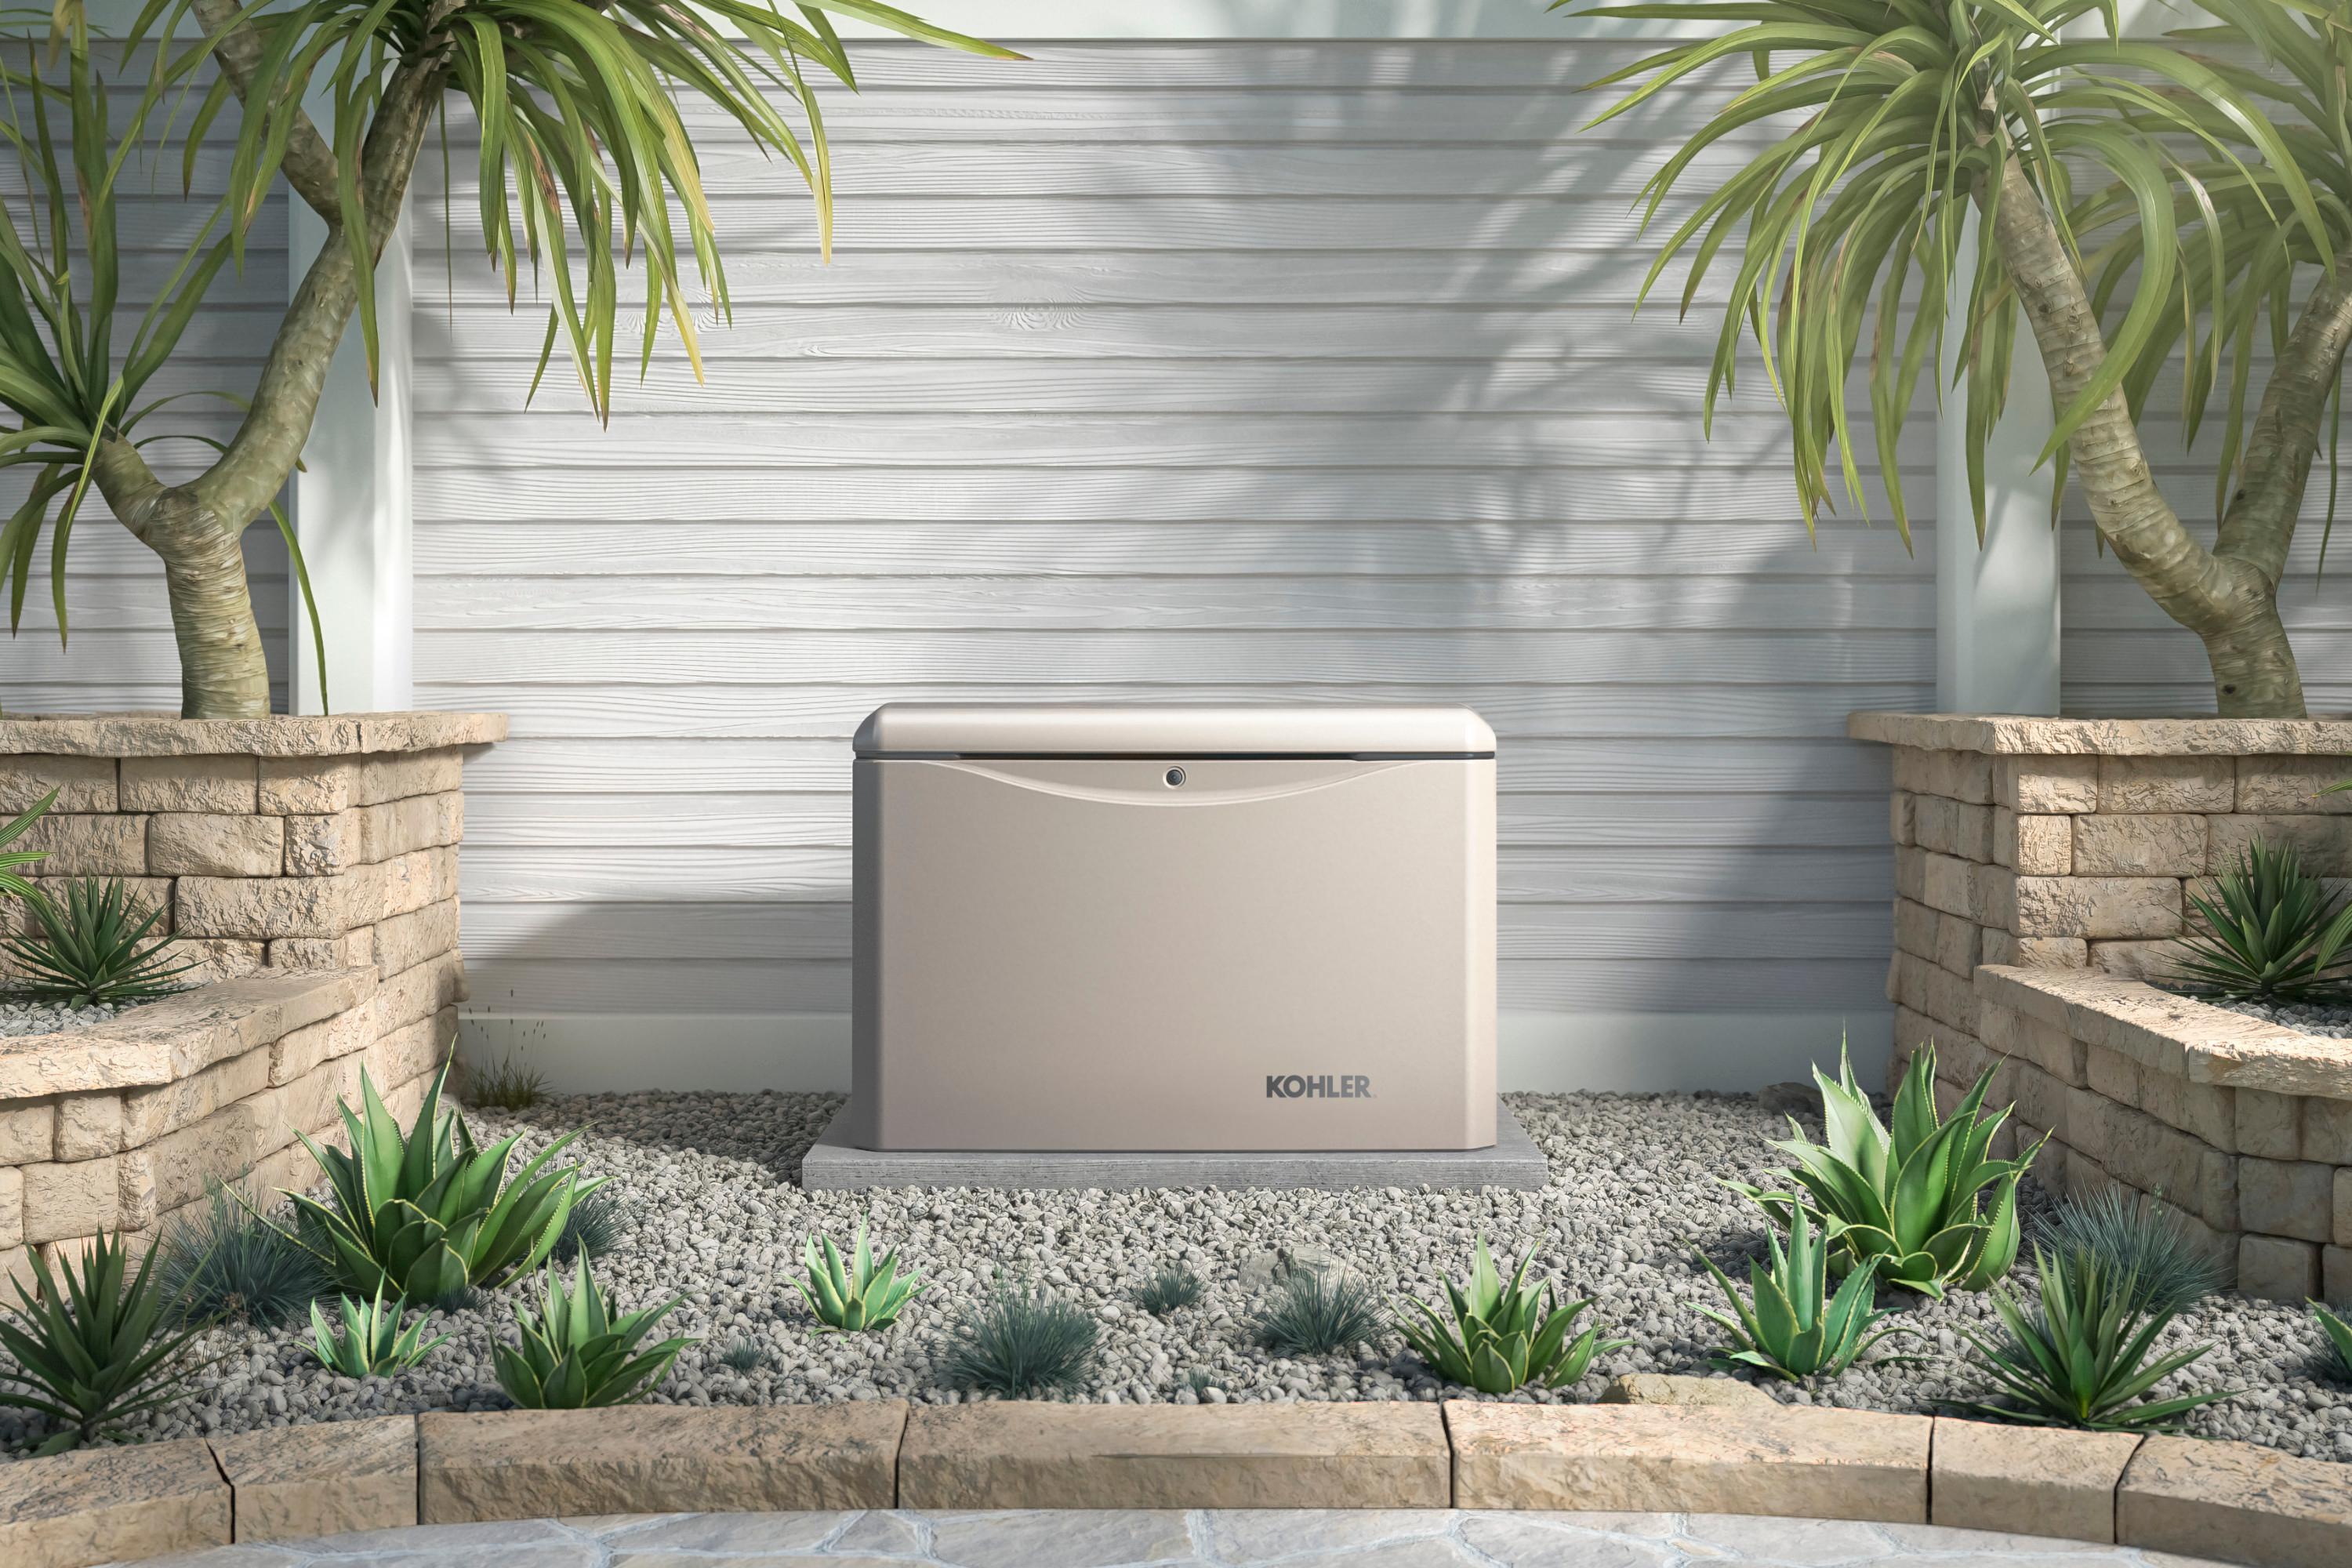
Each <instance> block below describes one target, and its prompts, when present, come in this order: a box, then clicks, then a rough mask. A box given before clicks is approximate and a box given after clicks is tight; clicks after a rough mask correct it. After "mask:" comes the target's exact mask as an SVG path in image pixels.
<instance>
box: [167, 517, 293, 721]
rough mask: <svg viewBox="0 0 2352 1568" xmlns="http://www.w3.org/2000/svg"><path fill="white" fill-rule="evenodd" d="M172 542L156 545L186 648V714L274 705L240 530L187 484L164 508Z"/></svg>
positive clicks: (239, 713) (254, 711) (241, 712)
mask: <svg viewBox="0 0 2352 1568" xmlns="http://www.w3.org/2000/svg"><path fill="white" fill-rule="evenodd" d="M161 510H163V512H164V513H165V514H166V515H167V516H169V517H170V518H171V521H170V522H169V524H168V525H164V526H168V529H169V531H170V534H171V537H172V538H173V541H174V542H173V546H172V547H171V548H169V549H166V548H163V546H160V545H159V546H157V548H156V553H157V554H158V555H161V556H162V557H163V583H164V586H165V588H166V589H167V590H168V591H169V593H170V595H171V601H172V637H173V640H174V641H175V642H177V643H178V644H179V647H180V717H181V718H183V719H257V718H262V717H265V716H267V715H268V712H269V663H268V659H267V658H264V657H263V654H262V647H261V627H260V626H259V625H258V624H257V622H256V621H255V620H254V616H253V594H252V591H251V590H250V589H249V588H248V587H247V584H246V580H245V551H244V548H243V546H242V544H241V542H240V541H239V540H238V537H237V535H236V533H235V532H233V531H230V530H228V529H226V528H223V527H222V526H221V522H220V520H219V519H218V518H216V517H215V516H213V515H212V514H211V513H210V512H208V511H205V510H204V509H203V508H202V507H200V506H199V505H198V504H197V502H196V499H195V497H194V496H193V495H191V494H190V493H189V492H188V491H186V490H185V489H175V490H171V491H168V492H166V496H165V500H164V503H163V508H162V509H161Z"/></svg>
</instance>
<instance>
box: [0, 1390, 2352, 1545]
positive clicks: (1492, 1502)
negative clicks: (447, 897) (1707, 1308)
mask: <svg viewBox="0 0 2352 1568" xmlns="http://www.w3.org/2000/svg"><path fill="white" fill-rule="evenodd" d="M1931 1494H1932V1504H1931V1501H1930V1499H1931ZM1449 1505H1450V1506H1453V1507H1455V1508H1464V1509H1506V1510H1508V1509H1567V1510H1603V1511H1621V1512H1654V1511H1664V1512H1671V1513H1748V1514H1768V1515H1779V1516H1782V1517H1795V1518H1821V1519H1830V1520H1854V1521H1875V1522H1891V1523H1915V1524H1916V1523H1924V1522H1933V1523H1935V1524H1938V1525H1948V1526H1958V1527H1961V1528H1973V1529H1982V1530H1996V1531H2003V1532H2007V1533H2011V1534H2017V1533H2025V1532H2032V1533H2044V1534H2050V1535H2053V1536H2062V1537H2064V1538H2067V1539H2072V1540H2078V1541H2091V1542H2120V1543H2121V1544H2123V1545H2126V1546H2136V1547H2141V1548H2145V1549H2148V1550H2154V1551H2162V1552H2174V1553H2180V1554H2186V1555H2194V1556H2200V1557H2211V1558H2217V1559H2221V1560H2223V1561H2226V1562H2234V1563H2249V1564H2253V1565H2255V1568H2341V1565H2342V1564H2345V1563H2352V1466H2347V1465H2340V1464H2332V1463H2328V1462H2326V1461H2323V1460H2316V1459H2299V1458H2292V1457H2289V1456H2287V1455H2284V1454H2281V1453H2278V1452H2276V1451H2274V1450H2272V1449H2268V1448H2262V1447H2255V1446H2254V1445H2252V1444H2247V1443H2229V1442H2207V1441H2198V1440H2192V1439H2188V1438H2179V1437H2149V1438H2147V1439H2145V1440H2144V1441H2143V1440H2142V1439H2141V1438H2139V1437H2137V1436H2132V1435H2128V1434H2126V1435H2117V1434H2112V1433H2084V1432H2070V1431H2063V1430H2052V1429H2044V1428H2036V1427H2018V1426H2000V1425H1995V1424H1992V1423H1989V1422H1978V1421H1963V1420H1957V1419H1953V1418H1950V1417H1947V1416H1936V1417H1928V1416H1924V1415H1886V1414H1883V1413H1879V1412H1874V1411H1860V1410H1839V1409H1825V1408H1812V1407H1806V1406H1801V1405H1780V1406H1776V1407H1775V1408H1773V1409H1771V1410H1761V1409H1757V1410H1743V1409H1738V1408H1734V1407H1720V1406H1709V1407H1687V1406H1684V1407H1676V1406H1667V1405H1506V1404H1487V1403H1483V1402H1474V1401H1466V1400H1455V1401H1448V1402H1447V1403H1445V1404H1444V1405H1443V1407H1442V1408H1441V1407H1439V1406H1436V1405H1428V1404H1406V1403H1402V1402H1395V1403H1379V1404H1360V1405H1318V1404H1297V1405H1189V1406H1187V1405H1060V1404H1036V1403H1026V1402H1017V1401H1016V1402H1006V1403H991V1404H984V1405H946V1406H922V1407H919V1408H917V1409H915V1410H914V1411H913V1412H912V1413H911V1415H910V1414H909V1411H908V1406H907V1405H906V1404H905V1403H903V1402H900V1401H895V1400H894V1401H887V1402H886V1401H877V1402H873V1403H868V1404H851V1405H771V1406H764V1407H751V1408H740V1407H739V1408H716V1409H713V1408H698V1407H693V1406H683V1405H631V1406H625V1407H622V1408H618V1409H611V1410H567V1411H506V1412H498V1413H493V1414H483V1415H456V1414H438V1413H436V1414H428V1415H420V1416H415V1417H410V1416H393V1417H387V1418H383V1419H379V1420H369V1421H353V1422H346V1423H341V1424H334V1423H328V1424H321V1425H317V1426H297V1427H289V1428H278V1429H274V1430H270V1431H265V1432H255V1433H247V1434H242V1435H239V1436H234V1437H224V1438H220V1439H216V1440H215V1441H213V1442H212V1443H210V1444H209V1445H208V1444H207V1443H206V1442H205V1441H204V1440H202V1439H195V1438H190V1439H185V1440H182V1441H175V1442H163V1443H152V1444H147V1445H143V1446H132V1447H111V1448H93V1449H85V1450H83V1451H81V1452H79V1453H72V1454H63V1455H59V1456H57V1457H55V1458H41V1459H24V1460H18V1461H15V1462H10V1463H0V1563H5V1564H6V1565H7V1568H92V1565H94V1564H98V1563H112V1562H129V1561H135V1560H137V1559H139V1558H142V1557H152V1556H162V1555H166V1554H170V1553H174V1552H190V1551H198V1550H202V1549H204V1548H205V1547H210V1546H221V1545H226V1544H228V1543H229V1542H230V1541H231V1538H232V1534H234V1538H235V1540H236V1541H237V1542H255V1541H263V1540H271V1539H277V1540H286V1539H306V1538H310V1537H313V1536H316V1535H320V1534H325V1533H329V1532H344V1531H363V1530H380V1529H391V1528H398V1527H401V1526H404V1525H409V1524H414V1523H420V1522H421V1523H425V1524H446V1523H468V1522H476V1521H493V1520H508V1519H528V1518H541V1517H562V1516H566V1515H574V1516H576V1515H582V1514H607V1513H669V1512H677V1511H714V1512H715V1511H736V1510H743V1511H794V1510H834V1509H866V1508H871V1509H887V1508H892V1507H898V1508H907V1509H931V1510H967V1509H991V1508H1016V1509H1046V1508H1053V1509H1096V1508H1146V1509H1179V1508H1444V1507H1447V1506H1449Z"/></svg>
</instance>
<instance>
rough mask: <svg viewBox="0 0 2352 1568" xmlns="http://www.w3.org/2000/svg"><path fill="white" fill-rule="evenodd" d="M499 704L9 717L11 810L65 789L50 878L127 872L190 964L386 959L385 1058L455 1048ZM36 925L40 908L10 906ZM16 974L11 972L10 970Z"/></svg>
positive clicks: (53, 825)
mask: <svg viewBox="0 0 2352 1568" xmlns="http://www.w3.org/2000/svg"><path fill="white" fill-rule="evenodd" d="M505 733H506V721H505V719H504V718H502V717H500V716H499V715H497V714H484V713H430V712H419V713H362V714H351V715H343V716H340V717H330V718H289V717H283V716H280V717H276V718H270V719H256V720H184V719H176V718H168V717H163V716H159V715H154V714H112V715H97V716H89V717H82V716H68V717H51V718H39V717H35V718H24V717H12V718H8V719H5V720H0V817H5V816H13V815H14V814H15V813H16V812H18V811H21V810H23V809H24V808H25V807H26V806H28V805H32V804H33V803H34V802H35V801H37V800H38V799H39V798H40V797H41V796H42V795H45V794H47V793H48V792H49V791H50V790H52V789H54V790H56V791H57V792H58V795H57V800H56V803H55V804H54V805H51V807H50V808H49V812H48V815H47V816H45V817H44V818H43V819H42V820H41V822H40V824H39V825H38V826H37V827H36V828H35V829H34V830H33V832H32V833H31V834H30V835H29V836H28V837H26V839H25V840H24V841H23V846H24V847H26V848H30V849H39V850H44V851H46V852H47V859H45V860H43V861H42V862H41V863H40V864H39V865H38V866H37V867H36V868H35V870H36V871H37V873H38V875H37V876H35V877H34V878H33V881H34V882H35V883H36V884H37V885H39V886H42V887H44V888H47V889H51V890H54V889H58V888H59V887H61V886H62V885H63V883H64V882H65V881H66V880H67V879H71V878H76V877H83V876H94V877H119V878H121V879H124V880H125V881H126V882H127V883H129V884H130V886H131V889H132V890H133V891H134V892H135V893H136V894H137V895H138V896H139V898H140V899H141V900H143V901H144V902H145V903H146V904H147V905H148V906H149V907H151V908H158V909H161V910H163V920H162V921H160V922H159V923H158V926H157V929H158V930H159V931H168V932H170V933H171V934H172V935H173V937H175V938H176V939H177V942H176V944H175V945H176V948H177V950H178V952H180V953H181V954H182V956H184V957H185V958H194V959H197V960H199V961H201V965H202V967H201V968H200V969H198V970H197V971H195V972H194V973H192V975H191V976H190V978H192V979H194V980H198V981H205V980H227V979H234V978H236V977H238V976H241V975H247V974H254V973H267V972H268V971H272V970H336V969H347V968H352V967H355V966H360V965H369V966H373V968H374V969H375V971H376V973H377V974H378V976H379V978H380V982H381V984H380V985H379V987H378V991H377V995H376V999H375V1005H374V1021H375V1028H376V1032H377V1035H378V1037H383V1038H387V1039H390V1038H394V1037H397V1040H398V1042H399V1043H398V1044H396V1045H391V1046H387V1047H386V1054H387V1055H388V1056H390V1057H394V1058H403V1059H405V1058H421V1057H422V1056H423V1055H424V1054H425V1053H426V1052H427V1051H432V1052H438V1053H440V1054H443V1055H446V1053H447V1051H448V1049H449V1047H450V1044H451V1042H452V1041H454V1040H455V1039H456V1037H457V1005H458V1004H459V1003H460V1002H462V1001H463V1000H464V999H465V966H464V961H463V960H462V959H461V957H460V956H459V954H458V951H457V938H458V916H457V853H458V847H459V842H460V840H461V839H462V838H463V837H464V835H465V826H466V811H465V796H464V795H463V794H462V789H463V784H464V771H465V759H466V756H467V750H468V749H469V748H478V747H479V746H481V745H484V744H486V743H488V742H492V741H496V740H499V739H500V738H502V737H503V736H504V735H505ZM10 919H13V920H15V921H17V923H18V927H19V929H25V930H29V929H31V922H32V917H31V915H30V913H29V911H26V910H21V909H8V908H6V907H5V906H0V921H5V920H10ZM4 975H5V971H0V976H4Z"/></svg>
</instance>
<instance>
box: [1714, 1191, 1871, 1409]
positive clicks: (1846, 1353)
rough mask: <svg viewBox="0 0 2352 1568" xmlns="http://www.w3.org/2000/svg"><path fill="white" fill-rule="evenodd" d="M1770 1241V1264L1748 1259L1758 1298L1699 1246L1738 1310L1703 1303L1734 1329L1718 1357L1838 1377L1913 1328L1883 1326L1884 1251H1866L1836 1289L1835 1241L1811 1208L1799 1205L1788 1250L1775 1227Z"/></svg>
mask: <svg viewBox="0 0 2352 1568" xmlns="http://www.w3.org/2000/svg"><path fill="white" fill-rule="evenodd" d="M1765 1242H1766V1244H1767V1245H1768V1246H1769V1247H1770V1248H1771V1249H1772V1259H1771V1263H1770V1266H1769V1267H1767V1266H1766V1265H1765V1264H1764V1263H1762V1262H1760V1261H1757V1260H1755V1259H1750V1260H1749V1262H1748V1292H1749V1294H1751V1295H1752V1296H1754V1297H1755V1299H1756V1300H1755V1304H1754V1305H1753V1306H1750V1305H1749V1304H1748V1302H1746V1301H1743V1300H1740V1299H1739V1292H1738V1289H1735V1288H1734V1287H1733V1285H1732V1283H1731V1280H1730V1279H1728V1278H1727V1276H1726V1275H1725V1274H1724V1272H1723V1270H1722V1269H1720V1268H1717V1267H1716V1266H1715V1261H1714V1259H1712V1258H1708V1257H1707V1256H1706V1254H1705V1253H1701V1254H1699V1259H1698V1260H1699V1262H1700V1263H1701V1264H1703V1265H1705V1266H1706V1271H1707V1272H1708V1273H1709V1274H1711V1275H1713V1276H1714V1277H1715V1282H1716V1283H1717V1285H1719V1286H1721V1287H1722V1288H1723V1294H1724V1297H1725V1299H1726V1300H1728V1301H1729V1302H1730V1303H1731V1312H1730V1313H1725V1312H1719V1311H1717V1310H1715V1309H1714V1308H1712V1307H1701V1308H1699V1309H1698V1310H1699V1312H1700V1313H1701V1314H1702V1315H1704V1316H1706V1317H1708V1318H1712V1319H1713V1320H1715V1321H1717V1323H1720V1324H1721V1325H1723V1327H1724V1328H1725V1330H1727V1331H1728V1332H1729V1333H1730V1335H1731V1340H1732V1345H1731V1348H1730V1349H1729V1350H1727V1351H1723V1352H1718V1354H1717V1360H1718V1361H1721V1362H1724V1363H1738V1365H1741V1366H1753V1367H1760V1368H1761V1369H1763V1370H1764V1371H1766V1372H1769V1373H1772V1374H1773V1375H1774V1376H1776V1377H1783V1378H1787V1379H1788V1380H1789V1381H1790V1382H1791V1383H1794V1382H1796V1381H1797V1380H1798V1379H1800V1378H1806V1377H1811V1376H1814V1375H1816V1374H1817V1373H1827V1374H1829V1375H1830V1376H1832V1377H1835V1376H1836V1375H1837V1374H1838V1373H1842V1372H1843V1371H1844V1370H1845V1369H1846V1368H1847V1367H1849V1366H1852V1365H1853V1363H1854V1359H1855V1358H1856V1357H1857V1356H1859V1355H1861V1354H1862V1352H1864V1351H1866V1350H1868V1349H1869V1348H1870V1347H1871V1346H1873V1345H1874V1344H1876V1343H1877V1342H1879V1341H1881V1340H1883V1339H1886V1338H1888V1337H1889V1336H1891V1335H1895V1334H1905V1333H1908V1332H1910V1331H1909V1330H1908V1329H1905V1328H1900V1327H1897V1328H1885V1329H1881V1328H1878V1324H1879V1322H1880V1321H1881V1320H1883V1319H1884V1318H1885V1316H1886V1314H1885V1313H1884V1312H1882V1311H1880V1310H1878V1308H1877V1303H1876V1298H1877V1295H1878V1265H1879V1261H1880V1260H1879V1259H1878V1258H1866V1259H1864V1261H1863V1262H1862V1264H1861V1265H1860V1266H1859V1267H1858V1268H1854V1269H1853V1271H1852V1272H1850V1273H1849V1274H1847V1275H1846V1277H1845V1279H1844V1280H1843V1282H1842V1283H1841V1284H1840V1285H1839V1286H1838V1289H1837V1294H1836V1295H1834V1296H1832V1295H1830V1294H1829V1248H1828V1247H1826V1246H1825V1245H1824V1244H1823V1242H1822V1238H1821V1237H1817V1236H1815V1235H1814V1234H1813V1230H1812V1226H1811V1224H1810V1223H1808V1221H1807V1220H1806V1217H1805V1211H1804V1210H1803V1209H1799V1210H1797V1212H1796V1222H1795V1224H1794V1225H1793V1226H1791V1227H1790V1231H1789V1247H1788V1250H1787V1251H1785V1252H1784V1251H1782V1250H1781V1248H1780V1237H1778V1236H1774V1235H1767V1236H1766V1237H1765ZM1734 1314H1736V1316H1735V1315H1734ZM1874 1329H1876V1330H1877V1331H1876V1332H1872V1331H1873V1330H1874Z"/></svg>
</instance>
